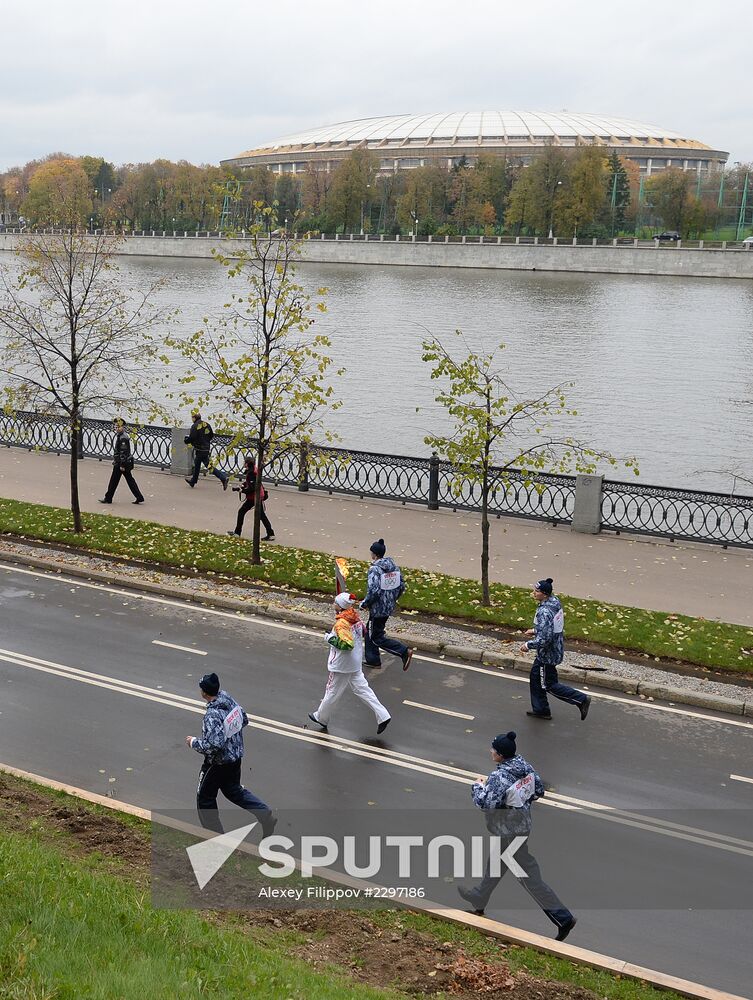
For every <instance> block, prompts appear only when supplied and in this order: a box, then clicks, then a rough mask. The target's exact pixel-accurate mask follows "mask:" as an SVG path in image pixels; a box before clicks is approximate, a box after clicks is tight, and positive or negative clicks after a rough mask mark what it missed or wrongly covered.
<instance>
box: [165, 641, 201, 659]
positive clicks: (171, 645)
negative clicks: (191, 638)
mask: <svg viewBox="0 0 753 1000" xmlns="http://www.w3.org/2000/svg"><path fill="white" fill-rule="evenodd" d="M152 645H153V646H167V648H168V649H179V650H180V652H181V653H196V655H197V656H206V655H207V654H206V652H205V650H203V649H191V647H190V646H176V644H175V643H174V642H162V640H161V639H152Z"/></svg>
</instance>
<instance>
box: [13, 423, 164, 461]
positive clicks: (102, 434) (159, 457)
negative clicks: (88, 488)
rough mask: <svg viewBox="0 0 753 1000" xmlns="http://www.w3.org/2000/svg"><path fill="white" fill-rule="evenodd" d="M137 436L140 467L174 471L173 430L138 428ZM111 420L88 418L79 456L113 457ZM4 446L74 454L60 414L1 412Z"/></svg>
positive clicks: (134, 446) (135, 443)
mask: <svg viewBox="0 0 753 1000" xmlns="http://www.w3.org/2000/svg"><path fill="white" fill-rule="evenodd" d="M133 429H134V435H133V444H132V449H133V457H134V460H135V461H136V462H138V463H139V464H140V465H151V466H156V467H157V468H159V469H169V468H170V442H171V431H170V428H169V427H155V426H151V425H145V426H137V427H135V428H133ZM113 437H114V435H113V430H112V421H111V420H93V419H89V418H88V417H85V418H84V421H83V428H82V434H81V445H80V450H79V454H80V455H81V457H82V458H98V459H100V460H102V459H109V458H112V454H113ZM0 444H4V445H6V446H8V447H17V448H26V449H28V450H29V451H52V452H55V453H56V454H58V455H62V454H67V453H68V451H69V450H70V431H69V425H68V419H67V417H63V416H58V415H56V414H46V413H30V412H28V411H25V410H17V411H16V412H15V413H12V414H8V413H4V412H3V411H0Z"/></svg>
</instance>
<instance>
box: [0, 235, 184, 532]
mask: <svg viewBox="0 0 753 1000" xmlns="http://www.w3.org/2000/svg"><path fill="white" fill-rule="evenodd" d="M118 243H119V241H118V240H116V239H113V238H112V237H104V236H91V237H89V236H86V235H83V234H79V233H76V232H73V231H71V232H67V233H63V234H56V235H52V236H51V235H47V234H41V233H34V234H32V235H30V236H28V237H26V238H24V239H23V241H22V243H21V245H20V248H19V250H18V255H19V257H20V260H21V265H22V270H21V274H20V276H19V277H18V279H17V281H16V282H15V283H13V284H11V283H10V282H9V281H8V279H6V278H5V277H4V276H3V279H2V283H3V288H4V295H3V297H2V299H1V300H0V347H2V350H0V358H1V359H2V360H0V375H4V376H5V378H6V379H7V385H6V387H5V389H4V405H5V407H6V408H7V409H11V410H16V409H32V410H36V411H37V412H42V413H56V414H58V415H59V414H60V413H62V414H64V416H65V421H66V426H67V430H68V435H69V443H70V504H71V512H72V514H73V530H74V531H76V532H81V531H83V523H82V518H81V506H80V503H79V492H78V456H79V443H80V440H81V427H82V414H83V412H84V411H87V412H89V413H90V414H97V413H101V412H103V411H104V412H107V411H110V412H112V411H113V410H116V411H117V412H118V413H121V414H126V413H129V414H134V415H135V414H138V413H140V414H143V413H144V412H146V411H147V408H148V409H149V411H150V412H151V413H156V409H155V407H154V406H153V404H152V403H151V401H150V400H149V398H148V395H147V392H148V381H147V375H146V373H147V372H148V370H149V361H150V360H151V359H152V358H154V357H156V347H155V343H154V341H153V339H152V337H151V334H150V331H151V329H152V328H153V327H154V326H155V325H156V324H157V323H160V324H163V323H164V322H165V319H166V317H165V314H164V313H163V312H160V311H158V310H156V309H155V308H154V307H153V306H151V304H150V303H151V298H152V295H153V293H154V290H155V289H156V285H155V286H152V287H151V288H150V289H147V290H146V291H140V292H135V291H133V290H129V289H124V288H122V287H120V285H119V283H118V282H117V280H116V276H117V264H116V253H117V252H118Z"/></svg>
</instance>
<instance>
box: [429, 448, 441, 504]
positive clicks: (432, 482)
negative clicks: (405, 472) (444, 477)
mask: <svg viewBox="0 0 753 1000" xmlns="http://www.w3.org/2000/svg"><path fill="white" fill-rule="evenodd" d="M427 507H428V509H429V510H439V456H438V455H437V453H436V452H435V451H433V452H432V453H431V458H430V459H429V503H428V504H427Z"/></svg>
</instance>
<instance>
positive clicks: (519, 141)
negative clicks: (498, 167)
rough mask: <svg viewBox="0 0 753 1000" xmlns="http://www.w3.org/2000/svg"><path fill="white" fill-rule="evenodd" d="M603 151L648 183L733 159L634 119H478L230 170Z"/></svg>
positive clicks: (298, 150) (327, 133)
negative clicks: (363, 153)
mask: <svg viewBox="0 0 753 1000" xmlns="http://www.w3.org/2000/svg"><path fill="white" fill-rule="evenodd" d="M593 144H598V145H601V146H604V148H605V150H606V151H607V152H610V153H611V152H612V151H613V150H614V151H616V152H617V153H618V154H619V155H620V156H624V157H626V158H627V159H629V160H632V161H634V162H635V163H637V164H638V166H639V167H640V170H641V173H642V174H645V175H646V176H650V175H651V174H655V173H658V172H659V171H661V170H666V169H667V167H676V168H679V169H681V170H689V171H694V172H696V173H698V174H701V173H708V172H709V171H715V170H719V169H721V168H722V167H723V166H724V164H725V163H726V161H727V157H728V155H729V154H728V153H726V152H723V151H721V150H718V149H712V148H711V147H710V146H706V145H705V144H704V143H702V142H699V141H698V140H697V139H689V138H687V136H684V135H681V134H680V133H679V132H670V131H668V130H667V129H662V128H658V127H657V126H656V125H645V124H642V123H641V122H636V121H632V120H630V119H627V118H607V117H604V116H602V115H586V114H576V113H574V112H573V113H570V112H565V111H563V112H561V113H559V114H549V113H546V112H534V111H470V112H455V113H451V114H434V115H392V116H389V117H386V118H362V119H360V120H359V121H351V122H341V123H340V124H339V125H327V126H325V127H323V128H315V129H310V130H308V131H306V132H299V133H297V134H296V135H289V136H286V137H285V138H282V139H276V140H275V141H274V142H269V143H266V144H265V145H263V146H259V147H257V148H256V149H250V150H247V151H246V152H245V153H240V154H238V156H234V157H232V158H231V159H229V160H223V161H222V166H223V167H227V168H229V169H231V170H233V171H234V172H238V173H240V174H242V173H243V172H244V171H245V170H247V169H249V168H251V167H256V166H264V167H267V168H268V169H270V170H273V171H274V172H275V173H278V174H285V173H292V174H296V173H301V172H303V171H305V170H308V169H310V168H312V167H313V169H315V170H325V171H330V170H333V169H334V168H335V167H336V166H337V165H338V163H339V162H340V161H341V160H343V159H344V158H345V157H347V156H349V154H350V153H351V152H352V151H353V150H354V149H364V148H365V149H369V150H371V151H372V152H373V153H374V154H375V155H376V156H377V157H378V158H379V169H380V172H382V173H390V172H393V171H396V170H409V169H411V168H413V167H423V166H430V165H438V166H443V167H452V166H454V165H455V164H456V163H458V161H459V160H460V159H461V158H462V157H465V158H466V160H468V161H469V162H471V163H473V162H475V161H476V160H477V159H478V157H479V156H480V155H482V154H496V155H498V156H503V157H506V158H508V159H514V160H517V161H518V162H521V163H530V162H531V160H532V159H533V158H534V157H535V156H536V154H537V153H540V152H541V151H542V150H544V149H545V148H546V147H547V146H557V147H559V148H561V149H573V148H576V147H578V146H587V145H593Z"/></svg>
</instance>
